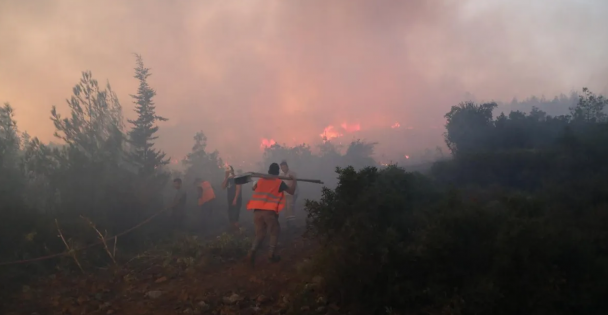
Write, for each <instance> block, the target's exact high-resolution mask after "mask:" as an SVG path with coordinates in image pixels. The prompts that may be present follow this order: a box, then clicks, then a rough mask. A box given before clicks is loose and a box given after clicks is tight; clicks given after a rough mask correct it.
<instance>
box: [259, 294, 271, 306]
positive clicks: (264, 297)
mask: <svg viewBox="0 0 608 315" xmlns="http://www.w3.org/2000/svg"><path fill="white" fill-rule="evenodd" d="M269 301H270V299H269V298H268V297H267V296H265V295H260V296H258V298H257V299H256V302H258V303H259V304H264V303H266V302H269Z"/></svg>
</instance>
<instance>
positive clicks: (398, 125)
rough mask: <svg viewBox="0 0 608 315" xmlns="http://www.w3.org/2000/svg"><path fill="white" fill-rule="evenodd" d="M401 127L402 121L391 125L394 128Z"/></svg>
mask: <svg viewBox="0 0 608 315" xmlns="http://www.w3.org/2000/svg"><path fill="white" fill-rule="evenodd" d="M399 127H401V124H400V123H398V122H396V123H394V124H393V125H392V126H391V128H393V129H397V128H399Z"/></svg>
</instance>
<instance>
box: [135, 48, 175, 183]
mask: <svg viewBox="0 0 608 315" xmlns="http://www.w3.org/2000/svg"><path fill="white" fill-rule="evenodd" d="M135 57H136V60H137V67H136V68H135V78H136V79H137V80H139V88H138V89H137V95H131V97H132V98H133V99H134V103H135V112H136V113H137V119H136V120H128V122H129V123H130V124H132V125H133V129H131V131H130V132H129V138H130V142H131V145H132V148H133V160H134V162H135V163H137V164H138V165H139V167H140V174H142V175H144V176H149V175H152V174H154V172H155V170H156V169H157V168H158V167H160V166H163V165H167V164H168V163H169V159H168V158H165V153H164V152H162V151H160V150H156V149H155V148H154V142H153V141H154V140H156V139H157V138H158V137H156V136H154V134H155V133H156V132H157V131H158V126H157V125H156V122H157V121H167V119H166V118H164V117H160V116H157V115H156V106H155V105H154V101H153V100H152V99H153V98H154V96H156V91H155V90H154V89H153V88H151V87H150V85H148V81H147V79H148V77H149V76H150V75H151V73H150V69H148V68H146V67H144V63H143V60H142V58H141V56H140V55H137V54H136V55H135Z"/></svg>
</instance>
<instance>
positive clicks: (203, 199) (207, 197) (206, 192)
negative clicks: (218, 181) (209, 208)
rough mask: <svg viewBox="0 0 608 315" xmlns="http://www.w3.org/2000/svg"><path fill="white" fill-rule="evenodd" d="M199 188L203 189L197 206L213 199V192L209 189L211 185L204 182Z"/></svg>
mask: <svg viewBox="0 0 608 315" xmlns="http://www.w3.org/2000/svg"><path fill="white" fill-rule="evenodd" d="M201 188H202V189H203V195H202V196H201V197H200V198H199V199H198V205H199V206H200V205H203V204H205V203H207V202H209V201H211V200H213V199H215V192H214V191H213V187H211V183H209V182H208V181H204V182H202V183H201Z"/></svg>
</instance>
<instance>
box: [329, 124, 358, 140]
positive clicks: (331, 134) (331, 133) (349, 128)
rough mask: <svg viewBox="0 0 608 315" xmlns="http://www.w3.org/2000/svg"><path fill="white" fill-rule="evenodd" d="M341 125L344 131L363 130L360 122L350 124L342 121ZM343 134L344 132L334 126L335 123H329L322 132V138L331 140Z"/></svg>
mask: <svg viewBox="0 0 608 315" xmlns="http://www.w3.org/2000/svg"><path fill="white" fill-rule="evenodd" d="M340 127H341V128H342V131H344V132H347V133H350V132H355V131H359V130H361V125H360V124H352V125H349V124H347V123H342V124H341V125H340ZM343 135H344V134H343V133H342V132H340V131H338V130H337V129H336V127H334V126H333V125H329V126H327V127H325V129H323V133H322V134H320V136H321V138H323V139H325V140H331V139H334V138H338V137H342V136H343Z"/></svg>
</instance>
